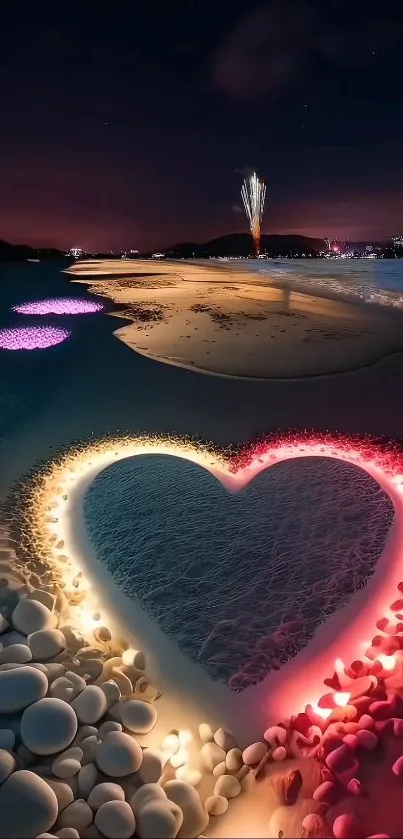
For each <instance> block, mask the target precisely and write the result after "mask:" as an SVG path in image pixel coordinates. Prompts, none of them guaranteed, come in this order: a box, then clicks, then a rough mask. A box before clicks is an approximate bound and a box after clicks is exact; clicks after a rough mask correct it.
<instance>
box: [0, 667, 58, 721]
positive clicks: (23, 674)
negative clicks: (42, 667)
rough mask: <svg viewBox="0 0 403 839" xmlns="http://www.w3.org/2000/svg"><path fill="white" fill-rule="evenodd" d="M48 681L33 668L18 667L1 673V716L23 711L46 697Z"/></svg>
mask: <svg viewBox="0 0 403 839" xmlns="http://www.w3.org/2000/svg"><path fill="white" fill-rule="evenodd" d="M47 689H48V680H47V678H46V676H45V675H44V673H41V672H40V671H39V670H35V669H34V668H33V667H24V666H22V667H18V669H17V670H3V671H2V672H1V673H0V714H12V713H14V712H15V711H22V710H23V709H24V708H27V706H28V705H32V703H33V702H37V701H38V700H40V699H42V697H43V696H45V694H46V691H47Z"/></svg>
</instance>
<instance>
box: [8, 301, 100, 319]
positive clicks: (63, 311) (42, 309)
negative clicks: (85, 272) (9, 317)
mask: <svg viewBox="0 0 403 839" xmlns="http://www.w3.org/2000/svg"><path fill="white" fill-rule="evenodd" d="M103 308H104V306H103V305H102V303H96V302H95V300H83V299H81V298H79V297H55V298H48V299H46V300H32V301H30V302H28V303H20V304H19V305H18V306H13V312H18V314H19V315H90V314H93V313H94V312H101V311H102V309H103Z"/></svg>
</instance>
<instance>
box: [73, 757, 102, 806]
mask: <svg viewBox="0 0 403 839" xmlns="http://www.w3.org/2000/svg"><path fill="white" fill-rule="evenodd" d="M98 777H99V772H98V769H97V767H96V766H95V763H87V765H86V766H82V767H81V769H80V771H79V773H78V777H77V786H78V794H79V796H80V798H85V799H86V800H87V798H88V796H89V794H90V792H91V790H92V789H93V788H94V787H95V785H96V783H97V781H98Z"/></svg>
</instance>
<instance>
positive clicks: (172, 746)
mask: <svg viewBox="0 0 403 839" xmlns="http://www.w3.org/2000/svg"><path fill="white" fill-rule="evenodd" d="M179 747H180V743H179V737H178V735H177V734H167V735H166V736H165V737H164V739H163V741H162V743H161V749H162V751H163V752H167V753H168V754H170V755H175V754H176V752H178V751H179Z"/></svg>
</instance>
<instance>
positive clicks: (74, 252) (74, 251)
mask: <svg viewBox="0 0 403 839" xmlns="http://www.w3.org/2000/svg"><path fill="white" fill-rule="evenodd" d="M83 253H84V251H83V250H82V249H81V248H70V250H69V256H74V259H79V258H80V256H82V255H83Z"/></svg>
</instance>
